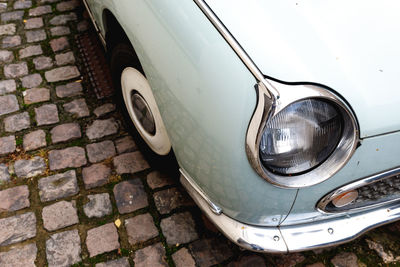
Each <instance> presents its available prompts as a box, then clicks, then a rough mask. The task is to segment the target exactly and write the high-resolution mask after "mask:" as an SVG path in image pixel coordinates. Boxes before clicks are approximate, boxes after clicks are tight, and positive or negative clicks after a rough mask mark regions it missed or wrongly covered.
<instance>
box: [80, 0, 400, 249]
mask: <svg viewBox="0 0 400 267" xmlns="http://www.w3.org/2000/svg"><path fill="white" fill-rule="evenodd" d="M84 1H85V4H86V7H87V9H88V11H89V13H90V16H91V18H92V20H93V22H94V25H95V28H96V30H97V31H98V33H99V36H100V38H101V40H102V42H103V44H104V46H105V48H106V50H107V53H108V55H109V59H110V65H111V71H112V76H113V78H114V82H115V86H116V87H117V89H120V96H121V99H122V101H121V103H122V106H123V109H124V110H125V113H126V114H127V115H128V116H129V118H130V120H131V121H130V124H131V125H132V127H133V129H134V133H135V134H136V135H137V136H138V137H139V139H140V140H139V141H138V142H139V143H141V144H142V146H143V144H145V145H146V146H147V152H146V153H145V154H147V156H148V157H153V159H154V160H155V161H159V162H170V163H171V164H173V161H174V160H175V159H174V157H176V160H177V162H178V164H179V170H180V172H181V182H182V184H183V185H184V187H185V188H186V189H187V191H188V192H189V194H190V195H191V196H192V197H193V199H194V200H195V201H196V203H197V204H198V205H199V206H200V208H201V209H202V211H203V212H204V213H205V214H206V215H207V216H208V217H209V218H210V219H211V221H212V222H213V223H214V224H215V225H216V226H217V227H218V228H219V229H220V231H221V232H223V233H224V234H225V235H226V236H227V237H228V238H229V239H231V240H232V241H233V242H235V243H236V244H238V245H240V246H242V247H244V248H246V249H249V250H254V251H261V252H276V253H285V252H293V251H302V250H307V249H313V248H320V247H325V246H330V245H335V244H340V243H343V242H347V241H349V240H352V239H354V238H356V237H357V236H359V235H360V234H362V233H363V232H365V231H367V230H369V229H372V228H374V227H377V226H379V225H383V224H386V223H389V222H392V221H394V220H396V219H398V218H399V217H400V207H399V199H400V167H399V166H400V158H399V152H400V119H399V118H398V117H397V115H399V114H400V90H399V89H396V88H397V87H398V86H399V79H400V68H399V67H396V65H395V64H394V63H395V62H397V59H400V50H399V46H400V35H399V34H397V33H399V32H400V20H399V18H398V10H399V7H400V6H399V5H400V4H399V3H397V2H392V1H384V2H382V1H379V2H378V1H352V2H349V1H346V2H344V1H299V0H297V1H290V0H284V1H261V0H254V1H236V0H235V1H232V0H184V1H182V0H168V1H165V0H149V1H142V0H84Z"/></svg>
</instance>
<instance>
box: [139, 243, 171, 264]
mask: <svg viewBox="0 0 400 267" xmlns="http://www.w3.org/2000/svg"><path fill="white" fill-rule="evenodd" d="M135 266H136V267H147V266H152V267H163V266H165V267H166V266H168V264H167V263H166V261H165V249H164V248H163V246H162V245H161V243H157V244H154V245H152V246H149V247H145V248H142V249H139V250H138V251H136V255H135Z"/></svg>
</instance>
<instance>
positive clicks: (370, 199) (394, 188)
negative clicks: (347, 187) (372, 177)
mask: <svg viewBox="0 0 400 267" xmlns="http://www.w3.org/2000/svg"><path fill="white" fill-rule="evenodd" d="M353 190H357V192H358V197H357V198H356V199H355V200H354V201H352V202H351V203H350V204H348V205H345V206H343V207H335V206H334V205H333V204H332V201H330V202H329V203H328V204H327V205H326V207H325V208H324V211H326V212H341V211H348V210H352V209H360V208H366V207H372V206H376V205H380V204H383V203H387V202H391V201H394V200H398V199H400V174H397V175H392V176H389V177H387V178H383V179H379V180H376V181H374V182H372V183H370V184H366V185H364V186H361V187H358V188H353Z"/></svg>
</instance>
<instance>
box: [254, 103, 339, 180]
mask: <svg viewBox="0 0 400 267" xmlns="http://www.w3.org/2000/svg"><path fill="white" fill-rule="evenodd" d="M342 128H343V118H342V115H341V113H340V111H339V109H338V108H337V107H336V106H335V105H334V104H331V103H330V102H328V101H325V100H322V99H306V100H301V101H298V102H295V103H293V104H290V105H289V106H287V107H286V108H284V109H283V110H281V111H280V112H279V113H278V114H276V115H275V116H274V117H272V118H271V119H270V120H268V122H267V125H266V126H265V128H264V132H263V135H262V137H261V142H260V148H259V149H260V159H261V162H262V164H263V165H264V167H265V168H266V169H268V170H270V171H272V172H274V173H279V174H283V175H295V174H301V173H303V172H305V171H308V170H310V169H312V168H314V167H316V166H318V165H319V164H320V163H322V162H323V161H324V160H326V159H327V158H328V157H329V155H330V154H331V153H332V152H333V151H334V150H335V148H336V147H337V145H338V143H339V141H340V139H341V136H342Z"/></svg>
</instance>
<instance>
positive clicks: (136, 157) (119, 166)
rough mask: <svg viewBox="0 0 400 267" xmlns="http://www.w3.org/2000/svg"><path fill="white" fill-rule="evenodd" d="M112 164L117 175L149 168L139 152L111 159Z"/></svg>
mask: <svg viewBox="0 0 400 267" xmlns="http://www.w3.org/2000/svg"><path fill="white" fill-rule="evenodd" d="M113 164H114V166H115V169H116V171H117V173H118V174H124V173H135V172H138V171H143V170H145V169H147V168H149V167H150V166H149V164H148V163H147V161H146V160H145V159H144V158H143V155H142V154H141V153H140V152H139V151H137V152H132V153H126V154H122V155H119V156H117V157H115V158H114V159H113Z"/></svg>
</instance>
